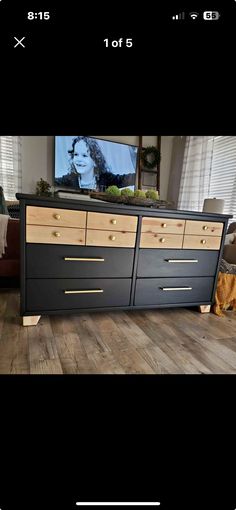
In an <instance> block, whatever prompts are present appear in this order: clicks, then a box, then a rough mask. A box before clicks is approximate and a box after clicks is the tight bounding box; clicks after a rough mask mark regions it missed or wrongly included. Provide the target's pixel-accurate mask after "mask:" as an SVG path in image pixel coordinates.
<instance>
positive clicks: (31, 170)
mask: <svg viewBox="0 0 236 510" xmlns="http://www.w3.org/2000/svg"><path fill="white" fill-rule="evenodd" d="M52 169H53V137H52V136H51V137H48V136H22V191H23V193H34V192H35V188H36V182H37V181H39V179H40V177H42V178H43V179H44V180H46V181H48V182H50V184H52Z"/></svg>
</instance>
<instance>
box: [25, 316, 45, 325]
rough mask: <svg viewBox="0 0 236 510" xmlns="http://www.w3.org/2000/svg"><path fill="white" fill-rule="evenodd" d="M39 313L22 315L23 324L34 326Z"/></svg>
mask: <svg viewBox="0 0 236 510" xmlns="http://www.w3.org/2000/svg"><path fill="white" fill-rule="evenodd" d="M40 317H41V315H27V316H25V317H23V326H36V324H38V321H39V319H40Z"/></svg>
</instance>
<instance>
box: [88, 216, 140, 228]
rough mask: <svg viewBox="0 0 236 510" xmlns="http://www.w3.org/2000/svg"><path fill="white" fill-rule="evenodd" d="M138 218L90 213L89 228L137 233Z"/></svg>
mask: <svg viewBox="0 0 236 510" xmlns="http://www.w3.org/2000/svg"><path fill="white" fill-rule="evenodd" d="M137 223H138V218H137V216H123V215H122V214H106V213H94V212H88V222H87V228H90V229H100V230H118V231H125V232H136V230H137Z"/></svg>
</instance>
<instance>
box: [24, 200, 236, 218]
mask: <svg viewBox="0 0 236 510" xmlns="http://www.w3.org/2000/svg"><path fill="white" fill-rule="evenodd" d="M16 198H17V199H18V200H20V201H22V200H24V201H25V203H26V204H27V205H35V206H40V207H57V208H60V207H62V208H66V209H67V208H68V209H75V210H76V209H77V210H85V211H86V210H87V211H95V212H114V213H117V214H119V213H120V214H131V215H142V216H157V217H161V216H162V217H167V216H168V217H171V216H172V217H188V218H190V217H191V218H192V219H194V218H195V219H199V220H200V219H202V220H203V219H205V220H207V219H208V220H209V221H226V220H228V219H229V218H232V217H233V216H232V214H218V213H217V214H216V213H207V212H199V211H183V210H179V209H174V208H172V209H171V208H165V207H160V208H152V207H143V206H133V205H125V204H117V203H112V202H103V201H101V200H95V199H92V198H90V199H82V198H81V199H78V198H76V199H73V198H72V199H69V198H59V197H55V196H54V197H46V196H38V195H31V194H25V193H17V194H16Z"/></svg>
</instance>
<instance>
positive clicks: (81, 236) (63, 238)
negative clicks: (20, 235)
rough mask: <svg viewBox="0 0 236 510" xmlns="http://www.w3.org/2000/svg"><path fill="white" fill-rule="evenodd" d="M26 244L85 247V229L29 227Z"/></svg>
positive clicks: (27, 228)
mask: <svg viewBox="0 0 236 510" xmlns="http://www.w3.org/2000/svg"><path fill="white" fill-rule="evenodd" d="M58 234H59V235H58ZM26 242H27V243H46V244H48V243H50V244H80V245H81V244H82V245H83V244H85V229H79V228H65V227H58V228H55V227H47V226H45V227H42V226H40V225H27V226H26Z"/></svg>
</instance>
